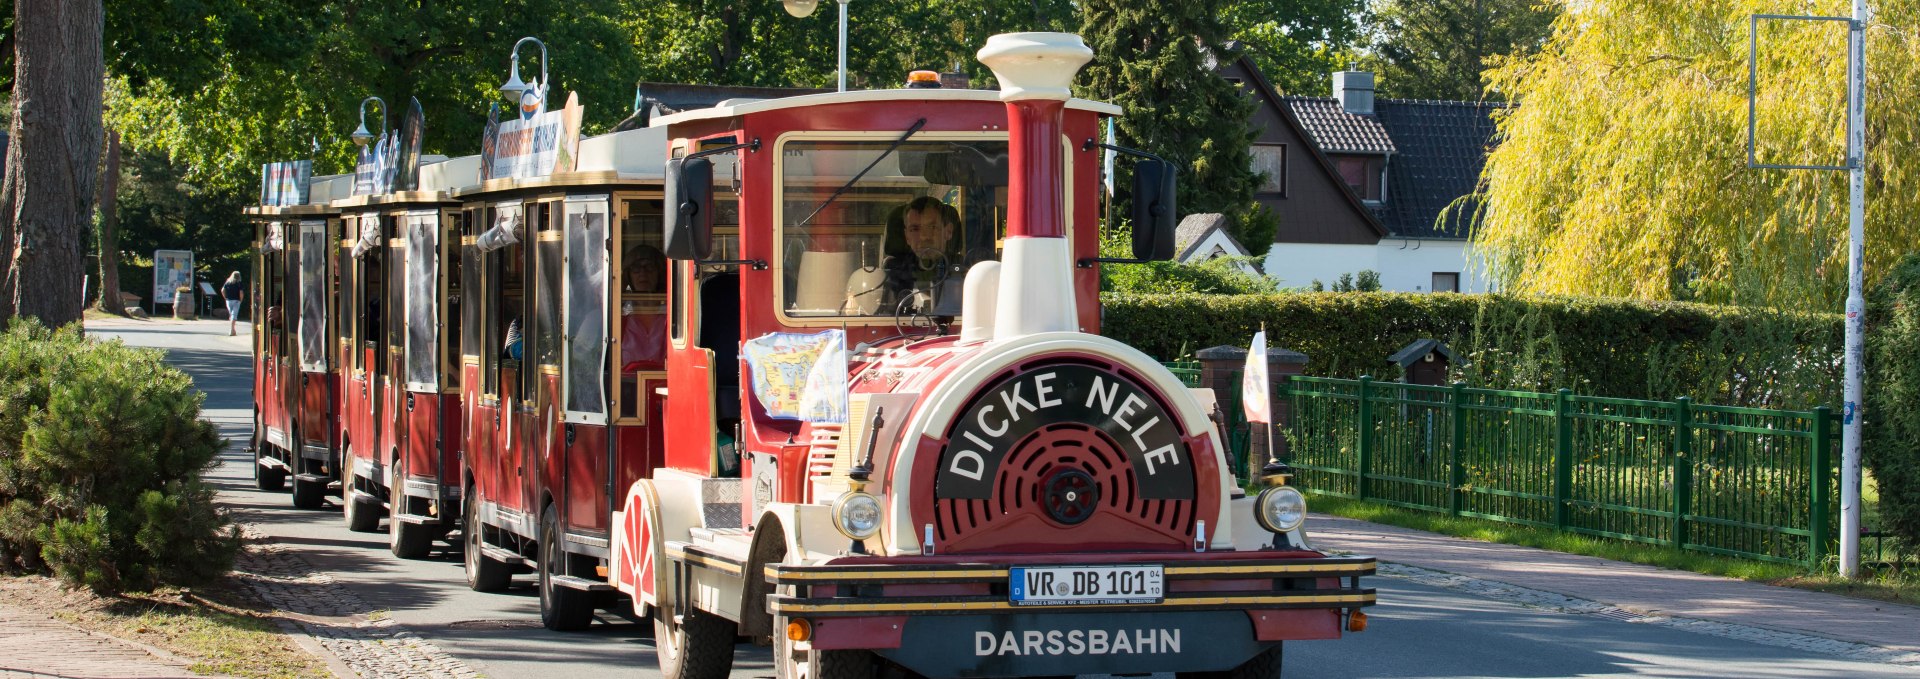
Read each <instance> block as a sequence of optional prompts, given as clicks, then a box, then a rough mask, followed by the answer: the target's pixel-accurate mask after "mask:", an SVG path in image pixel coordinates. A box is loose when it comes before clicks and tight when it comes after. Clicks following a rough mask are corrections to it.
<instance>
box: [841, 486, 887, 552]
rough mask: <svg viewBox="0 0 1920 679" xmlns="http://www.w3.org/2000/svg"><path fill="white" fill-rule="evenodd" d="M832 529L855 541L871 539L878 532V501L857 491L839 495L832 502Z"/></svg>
mask: <svg viewBox="0 0 1920 679" xmlns="http://www.w3.org/2000/svg"><path fill="white" fill-rule="evenodd" d="M833 527H834V528H838V529H840V534H841V535H845V536H847V537H849V538H852V539H855V540H865V539H867V538H870V537H873V534H874V533H878V532H880V501H879V500H877V499H875V498H874V497H873V496H872V495H868V494H866V493H862V492H859V491H848V492H846V493H843V494H841V495H840V497H839V498H838V499H835V500H834V501H833Z"/></svg>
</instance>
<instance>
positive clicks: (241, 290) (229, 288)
mask: <svg viewBox="0 0 1920 679" xmlns="http://www.w3.org/2000/svg"><path fill="white" fill-rule="evenodd" d="M246 294H247V285H246V284H245V283H241V282H240V272H238V271H235V272H233V275H231V276H228V277H227V282H226V284H225V285H221V286H220V296H221V297H224V298H226V300H227V336H228V337H232V336H234V335H236V334H238V333H237V332H235V331H234V326H235V324H236V323H238V322H239V321H240V301H241V300H242V299H244V298H245V297H246Z"/></svg>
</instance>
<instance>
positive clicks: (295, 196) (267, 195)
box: [260, 160, 313, 206]
mask: <svg viewBox="0 0 1920 679" xmlns="http://www.w3.org/2000/svg"><path fill="white" fill-rule="evenodd" d="M312 179H313V161H311V160H289V161H285V162H279V163H267V164H265V165H261V166H260V204H261V205H272V206H288V205H304V204H306V202H307V188H308V187H309V185H310V184H311V180H312Z"/></svg>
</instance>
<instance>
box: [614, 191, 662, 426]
mask: <svg viewBox="0 0 1920 679" xmlns="http://www.w3.org/2000/svg"><path fill="white" fill-rule="evenodd" d="M660 206H661V202H660V201H659V200H657V199H648V200H638V199H627V200H623V201H621V203H620V210H621V213H620V214H621V219H620V245H619V247H617V248H615V252H614V257H615V261H616V263H615V269H616V270H617V271H619V272H620V275H619V277H618V285H619V294H620V296H619V300H620V343H619V346H620V356H619V360H618V361H617V362H616V364H617V366H618V368H619V379H618V381H617V382H616V383H617V384H619V385H620V386H619V389H620V391H619V393H618V394H617V395H616V396H615V397H614V400H615V401H617V402H618V403H619V413H618V415H619V417H620V418H621V419H627V420H634V419H642V418H645V417H646V408H645V403H646V393H645V380H644V379H643V378H642V377H641V373H644V372H658V371H661V370H665V369H666V356H667V308H666V304H667V302H666V292H667V257H666V254H665V253H664V252H663V251H662V250H661V241H662V232H661V229H662V227H663V219H664V216H663V215H662V214H661V211H660V210H661V207H660Z"/></svg>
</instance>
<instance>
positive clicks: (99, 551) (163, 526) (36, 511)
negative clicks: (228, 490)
mask: <svg viewBox="0 0 1920 679" xmlns="http://www.w3.org/2000/svg"><path fill="white" fill-rule="evenodd" d="M203 398H204V396H203V395H202V394H201V393H200V391H199V390H197V389H195V388H194V386H193V381H192V380H191V379H189V378H188V377H187V376H186V375H185V374H182V373H181V372H180V371H178V370H175V369H174V368H172V367H170V366H168V365H167V364H166V363H165V361H163V360H162V354H161V352H159V351H156V350H152V349H133V348H129V347H127V346H126V345H124V344H122V343H120V342H118V341H113V342H94V341H89V340H87V339H86V338H84V337H82V336H81V335H80V332H79V330H78V328H77V327H68V328H67V329H63V330H59V331H49V330H46V329H44V328H41V327H40V326H38V325H36V324H32V323H30V322H26V321H16V322H15V323H14V324H13V325H12V326H11V327H9V328H8V329H7V331H6V332H4V333H0V570H4V571H13V572H23V571H24V572H45V573H51V574H53V575H55V576H57V577H59V578H60V579H61V580H63V581H65V582H66V583H67V584H68V585H70V586H85V587H89V588H92V589H94V590H96V591H101V592H116V591H122V590H146V589H150V588H152V587H154V586H157V585H163V584H164V585H193V584H197V583H201V582H204V581H207V580H209V579H211V578H213V577H216V576H218V575H220V574H222V573H225V572H226V571H227V569H228V568H229V567H231V566H232V563H233V557H234V554H235V553H236V551H237V550H238V549H239V545H240V536H239V532H238V530H237V529H235V528H234V527H233V526H232V525H231V524H230V523H229V521H228V520H227V517H226V515H225V513H224V512H223V511H222V510H220V509H219V508H218V507H216V506H215V505H214V502H213V499H214V491H213V488H212V487H210V486H208V485H207V484H206V483H205V482H204V481H203V480H202V476H203V474H204V473H205V472H206V471H207V470H208V469H209V468H211V466H212V465H213V464H214V463H215V457H216V456H217V455H218V454H219V452H220V449H221V448H222V447H224V445H225V444H224V442H222V441H221V440H220V436H219V434H218V433H217V432H216V431H215V429H214V427H213V425H212V424H211V423H208V422H207V421H205V420H202V419H200V403H201V400H202V399H203Z"/></svg>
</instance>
